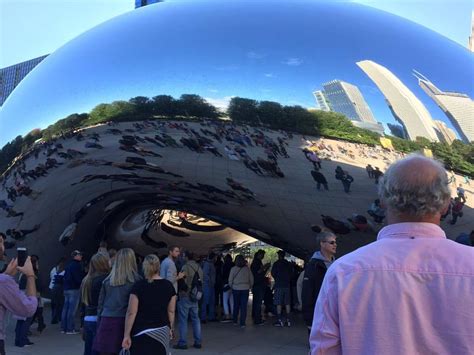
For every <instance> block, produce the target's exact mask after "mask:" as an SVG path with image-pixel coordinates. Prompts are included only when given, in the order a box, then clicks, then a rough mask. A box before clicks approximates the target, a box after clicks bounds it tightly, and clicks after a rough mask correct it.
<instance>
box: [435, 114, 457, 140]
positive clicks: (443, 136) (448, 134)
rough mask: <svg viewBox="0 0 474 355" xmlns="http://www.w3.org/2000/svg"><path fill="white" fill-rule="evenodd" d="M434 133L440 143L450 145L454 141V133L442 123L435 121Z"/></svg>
mask: <svg viewBox="0 0 474 355" xmlns="http://www.w3.org/2000/svg"><path fill="white" fill-rule="evenodd" d="M434 123H435V125H436V131H437V132H438V137H439V139H440V141H442V142H444V143H448V144H451V143H453V142H454V140H455V139H456V133H455V132H454V131H453V130H452V129H451V128H449V127H448V126H447V125H446V123H444V122H443V121H439V120H435V121H434Z"/></svg>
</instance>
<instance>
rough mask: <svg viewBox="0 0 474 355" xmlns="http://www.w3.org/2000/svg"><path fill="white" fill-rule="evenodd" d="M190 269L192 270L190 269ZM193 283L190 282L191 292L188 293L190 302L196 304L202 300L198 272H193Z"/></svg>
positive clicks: (200, 281)
mask: <svg viewBox="0 0 474 355" xmlns="http://www.w3.org/2000/svg"><path fill="white" fill-rule="evenodd" d="M191 269H192V268H191ZM193 271H194V276H193V281H192V282H191V290H190V291H189V299H190V300H191V301H192V302H198V301H200V300H201V298H202V280H201V278H200V277H199V272H198V270H194V269H193Z"/></svg>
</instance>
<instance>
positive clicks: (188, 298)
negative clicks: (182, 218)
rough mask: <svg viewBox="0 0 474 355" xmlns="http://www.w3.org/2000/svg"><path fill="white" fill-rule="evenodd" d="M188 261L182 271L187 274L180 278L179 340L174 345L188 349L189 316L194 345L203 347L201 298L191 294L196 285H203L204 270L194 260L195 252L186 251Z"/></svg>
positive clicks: (198, 347)
mask: <svg viewBox="0 0 474 355" xmlns="http://www.w3.org/2000/svg"><path fill="white" fill-rule="evenodd" d="M184 256H185V260H186V263H185V264H184V266H183V268H182V270H181V271H182V272H183V273H184V274H185V275H186V276H185V278H184V279H182V280H180V285H182V286H180V287H179V299H178V328H179V341H178V343H177V344H176V345H175V346H174V348H175V349H183V350H184V349H187V348H188V345H187V339H188V318H191V325H192V327H193V336H194V345H193V347H194V348H196V349H200V348H201V347H202V339H201V323H200V321H199V304H198V302H199V299H195V298H194V295H191V291H192V290H193V288H194V287H198V285H199V283H201V286H202V281H201V280H202V279H203V272H202V269H201V267H200V266H199V264H198V263H197V262H196V261H195V260H194V254H193V253H191V252H189V251H186V252H185V253H184Z"/></svg>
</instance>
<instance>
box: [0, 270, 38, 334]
mask: <svg viewBox="0 0 474 355" xmlns="http://www.w3.org/2000/svg"><path fill="white" fill-rule="evenodd" d="M37 306H38V300H37V298H36V297H35V296H27V295H25V294H24V293H23V292H21V291H20V288H19V287H18V284H17V283H16V282H15V280H14V279H13V277H11V276H10V275H5V274H0V340H3V339H5V314H6V311H7V310H8V311H10V312H11V313H13V314H15V315H17V316H20V317H31V316H32V315H33V314H34V313H35V311H36V307H37Z"/></svg>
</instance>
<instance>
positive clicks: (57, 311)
mask: <svg viewBox="0 0 474 355" xmlns="http://www.w3.org/2000/svg"><path fill="white" fill-rule="evenodd" d="M65 264H66V258H64V257H61V259H59V260H58V263H57V264H56V266H54V267H53V268H52V269H51V271H50V273H49V277H50V282H49V290H50V293H51V324H58V323H59V322H60V321H61V314H62V312H63V306H64V273H65V270H64V267H65Z"/></svg>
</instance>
